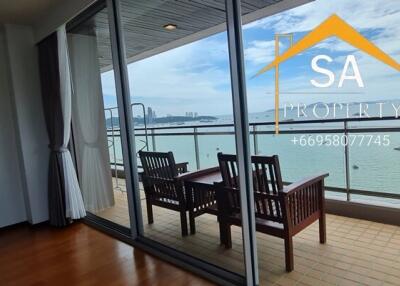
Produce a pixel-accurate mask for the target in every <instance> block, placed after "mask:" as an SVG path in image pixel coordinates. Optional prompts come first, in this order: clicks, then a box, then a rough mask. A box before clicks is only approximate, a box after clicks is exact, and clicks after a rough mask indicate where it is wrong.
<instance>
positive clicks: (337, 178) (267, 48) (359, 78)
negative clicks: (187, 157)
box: [242, 0, 400, 285]
mask: <svg viewBox="0 0 400 286" xmlns="http://www.w3.org/2000/svg"><path fill="white" fill-rule="evenodd" d="M267 2H270V1H247V0H246V1H242V14H243V17H242V22H243V23H244V25H243V45H244V56H245V65H246V77H247V82H246V84H247V96H248V106H249V118H250V121H251V122H258V124H259V125H258V126H257V132H258V140H257V142H258V143H257V145H258V146H257V149H258V153H259V154H261V155H267V156H271V155H278V156H279V161H280V169H281V174H282V178H283V180H284V181H288V182H296V181H298V180H301V179H303V178H307V177H309V176H313V175H316V174H320V173H322V172H326V173H329V177H327V178H326V179H325V188H324V190H326V192H325V196H326V197H329V198H334V199H338V200H346V199H347V196H346V193H345V191H346V186H347V184H350V188H351V189H353V191H354V192H355V193H357V192H358V194H352V195H351V200H353V201H361V202H364V203H370V204H382V203H383V202H384V203H386V204H388V203H390V205H391V206H394V205H396V204H397V206H398V201H397V202H395V200H394V199H388V198H385V195H383V194H382V195H380V193H392V194H400V192H399V189H398V185H399V180H400V174H399V170H400V168H399V167H400V165H399V162H400V161H399V160H398V152H399V151H398V150H400V141H399V136H398V135H397V134H398V130H391V128H393V127H396V125H397V126H398V120H387V118H385V117H398V115H399V113H398V112H397V111H396V110H397V108H398V107H399V102H400V101H399V97H398V90H399V88H400V81H399V78H400V74H399V57H398V54H399V51H400V50H399V47H398V45H396V43H398V41H399V36H400V34H399V33H398V32H396V31H398V21H399V19H400V7H399V5H398V1H395V0H392V1H378V2H377V1H361V0H360V1H358V0H357V1H347V0H338V1H334V5H332V1H327V0H316V1H308V2H309V3H306V4H304V5H298V2H296V1H292V2H291V3H289V2H285V4H286V6H285V7H284V8H282V9H281V10H279V7H283V6H280V5H279V4H283V3H284V2H283V1H282V2H281V3H278V4H276V3H275V4H274V6H275V7H274V8H275V10H273V11H274V12H273V14H270V13H272V9H268V7H267V8H265V5H267ZM275 2H277V1H275ZM253 5H256V6H257V9H258V11H257V12H258V13H257V14H252V13H253V11H252V7H253ZM296 6H298V7H296ZM355 11H356V12H355ZM372 51H374V52H372ZM372 117H375V118H377V119H379V121H378V120H377V121H368V120H370V119H371V118H372ZM299 122H301V124H299ZM347 125H348V126H347ZM378 127H379V128H380V129H375V128H378ZM363 128H367V129H366V130H362V129H363ZM371 128H372V130H371ZM346 129H349V130H348V131H349V134H348V136H347V135H345V134H346V132H347V130H346ZM373 129H375V130H373ZM276 130H278V131H279V134H275V131H276ZM368 135H370V136H371V137H372V142H376V143H373V144H371V145H370V146H367V145H368V142H367V141H368V139H369V138H366V139H367V140H364V142H363V143H361V145H359V143H360V140H361V139H360V137H361V136H364V137H366V136H368ZM385 135H390V141H391V144H390V146H386V147H384V146H383V141H384V140H385V139H384V136H385ZM354 137H356V143H355V144H353V143H354V142H353V139H354ZM379 141H380V142H381V143H380V144H379ZM366 144H367V145H366ZM345 146H347V147H348V151H349V152H348V154H349V161H347V163H348V165H349V168H348V169H346V168H347V167H346V158H345V154H346V152H345V150H346V147H345ZM346 174H348V175H349V176H348V177H349V179H348V180H349V181H347V182H346ZM288 189H290V187H288ZM300 189H301V188H300ZM368 192H369V194H371V195H372V192H376V193H373V195H374V196H368ZM295 193H296V191H293V190H292V192H291V194H295ZM297 193H299V192H298V191H297ZM304 193H306V194H307V193H308V195H307V196H306V197H307V200H305V202H303V204H302V205H301V206H296V207H298V208H300V209H301V208H302V207H303V208H304V207H307V204H310V202H312V196H311V195H310V191H309V190H305V191H303V194H304ZM286 196H288V197H290V194H287V195H286ZM293 196H294V197H295V195H293ZM289 201H291V199H289ZM290 204H291V205H292V206H293V205H294V204H295V203H293V202H292V203H289V205H290ZM256 206H257V204H256ZM256 212H257V210H256ZM256 215H257V216H258V217H259V218H264V221H263V223H264V224H267V223H271V221H274V217H272V219H271V217H269V218H268V217H267V216H265V215H264V214H262V213H260V212H258V213H256ZM291 217H292V218H293V217H295V218H297V219H299V218H298V213H296V212H295V215H293V214H292V215H291ZM328 218H329V219H330V220H331V221H332V220H334V217H332V216H328ZM300 221H301V218H300ZM275 222H276V220H275ZM278 222H279V219H278ZM280 223H283V224H284V222H282V221H280ZM293 224H294V225H296V222H293ZM332 226H333V227H334V226H335V224H334V223H333V224H329V223H328V226H327V227H328V229H329V227H332ZM259 228H260V229H262V224H260V225H259ZM333 233H335V232H333ZM270 234H271V233H270ZM328 234H329V233H328ZM330 235H332V234H330ZM257 240H258V250H259V253H258V258H259V262H260V263H259V265H260V268H259V270H260V278H261V283H260V284H261V285H267V284H269V285H272V284H274V283H276V282H277V284H288V285H289V284H290V285H291V284H293V285H294V284H302V283H307V284H310V283H311V284H312V285H319V284H320V282H321V280H324V273H321V272H320V269H321V268H323V267H324V265H321V264H323V259H321V256H325V254H326V253H325V252H324V251H322V250H323V249H325V248H323V247H322V246H319V245H318V222H315V223H313V224H311V225H310V226H309V227H307V228H305V229H304V230H301V231H300V232H299V233H298V234H297V235H296V237H295V238H294V241H295V243H294V257H295V258H294V275H292V274H288V275H285V249H284V241H283V240H281V239H278V240H276V241H275V240H273V239H270V238H269V236H267V235H264V234H263V233H261V232H259V233H257ZM328 241H329V237H328ZM309 265H314V267H313V268H314V269H313V270H315V271H309ZM289 268H290V267H289ZM289 270H291V269H289ZM306 271H307V272H306ZM308 273H310V275H308ZM331 273H332V272H331ZM297 274H302V276H297ZM303 274H305V275H303ZM312 274H314V276H313V275H312ZM325 274H326V273H325ZM316 275H319V276H316ZM298 277H300V278H298ZM301 277H302V278H301ZM378 280H380V279H378ZM325 282H326V281H325ZM329 282H331V281H329ZM335 283H338V284H345V282H344V281H343V283H342V282H341V281H339V280H337V281H336V282H335ZM321 284H322V283H321Z"/></svg>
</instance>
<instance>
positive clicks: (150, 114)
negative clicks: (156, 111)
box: [147, 106, 153, 123]
mask: <svg viewBox="0 0 400 286" xmlns="http://www.w3.org/2000/svg"><path fill="white" fill-rule="evenodd" d="M147 123H153V109H152V108H151V107H150V106H149V107H147Z"/></svg>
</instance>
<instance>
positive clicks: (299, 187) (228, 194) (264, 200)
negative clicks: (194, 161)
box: [216, 153, 328, 272]
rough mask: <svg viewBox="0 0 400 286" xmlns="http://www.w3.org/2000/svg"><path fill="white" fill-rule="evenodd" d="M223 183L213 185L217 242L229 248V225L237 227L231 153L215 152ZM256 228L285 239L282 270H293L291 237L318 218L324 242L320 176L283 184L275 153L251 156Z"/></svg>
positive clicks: (237, 206)
mask: <svg viewBox="0 0 400 286" xmlns="http://www.w3.org/2000/svg"><path fill="white" fill-rule="evenodd" d="M218 161H219V166H220V170H221V174H222V178H223V184H220V185H216V187H217V192H216V194H217V206H218V216H219V218H218V219H219V222H220V232H221V233H220V235H221V242H222V243H223V244H225V247H226V248H231V247H232V240H231V230H230V227H231V225H237V226H241V215H240V194H239V189H238V183H239V182H238V172H237V170H238V169H237V163H236V162H237V161H236V156H235V155H224V154H222V153H219V154H218ZM251 162H252V167H253V188H254V190H253V191H254V209H255V217H256V230H257V231H259V232H262V233H265V234H270V235H273V236H276V237H280V238H282V239H284V240H285V261H286V271H288V272H290V271H292V270H293V267H294V262H293V239H292V238H293V236H294V235H296V234H297V233H298V232H300V231H302V230H303V229H305V228H306V227H307V226H308V225H310V224H311V223H313V222H314V221H316V220H319V240H320V243H325V242H326V225H325V198H324V178H325V177H327V176H328V174H322V175H318V176H313V177H309V178H306V179H304V180H301V181H299V182H297V183H293V184H291V185H288V186H283V182H282V177H281V171H280V166H279V159H278V156H276V155H275V156H272V157H265V156H253V157H252V158H251Z"/></svg>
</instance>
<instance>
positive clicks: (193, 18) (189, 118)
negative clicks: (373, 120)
mask: <svg viewBox="0 0 400 286" xmlns="http://www.w3.org/2000/svg"><path fill="white" fill-rule="evenodd" d="M121 4H122V21H123V30H124V37H125V43H126V53H127V55H126V56H127V62H128V72H129V85H130V89H131V100H132V104H133V103H136V104H138V103H140V104H143V105H144V106H145V111H146V114H145V117H146V119H145V120H144V118H139V117H138V116H137V115H134V119H133V120H134V122H135V123H136V124H135V134H141V136H140V137H139V138H140V139H142V140H144V138H145V137H144V136H143V125H144V123H146V126H147V128H148V130H149V134H148V141H149V142H152V146H149V148H145V149H146V150H147V149H148V150H149V151H151V152H152V153H143V152H142V153H141V155H140V154H134V156H138V158H139V159H138V164H139V165H140V168H139V170H138V172H139V174H140V177H141V182H140V197H141V199H142V200H141V202H142V204H141V205H142V217H143V226H144V233H143V235H144V236H145V237H147V238H150V239H153V240H155V241H157V242H159V243H162V244H164V245H167V246H168V247H171V248H173V249H175V250H179V251H183V252H185V253H187V254H190V255H192V256H194V257H196V258H199V259H201V260H203V261H206V262H209V263H211V264H214V265H217V266H220V267H223V268H225V269H228V270H229V271H233V272H236V273H239V274H242V275H243V274H244V261H243V249H242V240H241V228H238V227H232V248H231V249H225V248H224V247H223V246H221V241H220V231H219V224H218V221H217V216H216V214H217V213H216V211H217V209H218V207H217V202H216V195H215V194H216V189H215V187H214V182H215V181H219V182H220V181H221V175H220V172H219V170H218V160H217V153H218V152H227V153H230V154H235V153H236V152H235V140H234V136H233V134H230V135H218V134H213V132H219V131H223V130H226V129H224V128H215V127H214V125H219V124H231V127H230V128H228V129H229V130H230V131H231V132H232V131H233V128H232V126H233V114H232V95H231V82H230V69H229V55H228V42H227V33H226V24H225V21H226V10H225V1H224V0H216V1H172V0H167V1H124V0H123V1H121ZM141 146H143V144H142V145H141ZM136 149H137V150H139V149H141V147H140V146H139V144H138V141H137V145H136ZM168 152H170V153H169V154H170V155H168ZM172 156H173V160H172V159H171V158H172ZM172 162H175V164H173V163H172ZM186 163H187V164H186ZM208 167H217V169H216V171H215V169H214V171H212V172H211V171H210V170H208V171H207V174H208V175H207V176H206V178H205V179H204V180H206V181H207V182H204V184H203V183H202V184H201V185H200V184H197V183H193V182H192V181H190V180H189V179H182V181H180V182H181V183H180V185H179V184H171V183H170V182H175V180H177V174H176V173H181V174H184V173H186V172H187V171H197V169H198V168H200V169H201V170H203V171H204V169H205V168H208ZM210 172H211V173H210ZM170 174H173V175H172V176H171V175H170ZM211 175H213V176H211ZM196 176H199V175H198V174H197V175H196ZM218 176H219V178H218ZM182 184H184V186H185V187H184V188H182V187H181V186H182ZM190 184H191V185H190ZM200 186H201V187H200ZM185 205H187V207H185ZM182 208H183V209H184V210H182ZM185 208H186V209H185ZM192 214H193V216H194V219H193V221H191V220H190V219H189V218H190V217H192ZM184 217H187V219H188V220H189V221H187V222H185V221H184ZM193 226H194V227H195V230H194V229H193V228H192V227H193ZM187 227H189V230H188V232H189V235H186V234H185V228H187Z"/></svg>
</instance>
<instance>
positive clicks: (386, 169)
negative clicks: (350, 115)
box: [349, 120, 400, 207]
mask: <svg viewBox="0 0 400 286" xmlns="http://www.w3.org/2000/svg"><path fill="white" fill-rule="evenodd" d="M395 123H398V121H397V122H396V121H394V120H393V121H369V122H354V123H350V124H349V129H350V130H352V132H351V133H350V135H349V136H351V137H352V138H354V143H353V144H350V145H349V162H350V163H349V167H350V168H349V172H350V189H352V190H355V191H354V192H355V193H357V192H358V191H364V192H367V194H368V192H369V193H370V194H371V196H368V195H367V196H365V195H360V194H352V195H351V200H353V201H361V202H367V203H372V204H389V205H392V206H396V207H400V191H399V188H398V186H399V185H400V169H399V168H398V164H399V163H398V162H399V155H400V133H399V132H396V131H395V130H396V128H397V126H395ZM356 128H368V130H369V131H371V132H362V133H361V132H354V131H356V130H355V129H356ZM391 128H393V130H391ZM383 129H385V130H383ZM366 154H368V156H366ZM380 193H382V195H380ZM389 197H393V199H391V198H389Z"/></svg>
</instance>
